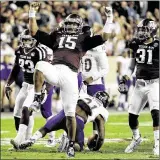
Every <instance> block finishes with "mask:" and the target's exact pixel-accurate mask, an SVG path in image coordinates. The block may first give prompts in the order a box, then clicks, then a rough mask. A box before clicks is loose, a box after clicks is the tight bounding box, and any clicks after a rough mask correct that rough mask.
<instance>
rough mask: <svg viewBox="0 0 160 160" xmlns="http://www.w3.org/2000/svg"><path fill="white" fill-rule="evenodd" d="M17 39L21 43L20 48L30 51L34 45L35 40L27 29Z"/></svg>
mask: <svg viewBox="0 0 160 160" xmlns="http://www.w3.org/2000/svg"><path fill="white" fill-rule="evenodd" d="M19 39H20V42H21V47H22V48H25V49H31V48H33V47H34V46H35V45H36V42H37V40H36V39H34V38H33V37H32V36H31V35H30V33H29V30H28V29H25V30H24V31H23V32H22V33H21V34H20V35H19Z"/></svg>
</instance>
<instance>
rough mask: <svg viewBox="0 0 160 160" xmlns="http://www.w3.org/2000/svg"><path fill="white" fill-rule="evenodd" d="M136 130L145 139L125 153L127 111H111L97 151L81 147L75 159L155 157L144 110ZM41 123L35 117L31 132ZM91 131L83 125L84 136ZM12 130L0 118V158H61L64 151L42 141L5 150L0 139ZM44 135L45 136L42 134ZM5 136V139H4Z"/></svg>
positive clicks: (7, 121)
mask: <svg viewBox="0 0 160 160" xmlns="http://www.w3.org/2000/svg"><path fill="white" fill-rule="evenodd" d="M139 122H140V124H139V125H140V131H141V134H142V138H144V139H146V140H145V141H144V142H142V144H141V145H140V146H139V147H138V149H137V150H136V151H135V152H133V153H130V154H125V153H124V149H125V148H126V146H127V145H128V144H129V143H130V141H131V136H132V134H131V131H130V129H129V126H128V116H127V113H119V112H117V113H116V114H115V113H111V114H110V116H109V119H108V122H107V123H106V128H105V131H106V137H105V138H107V141H109V140H112V141H110V142H105V143H104V145H103V147H102V148H101V149H100V151H99V152H91V151H88V150H86V149H85V150H84V151H83V152H80V153H78V152H77V153H76V157H75V159H158V157H156V156H154V155H153V152H152V149H153V144H154V142H153V131H152V120H151V116H150V114H149V112H148V113H146V112H145V113H142V114H141V116H140V118H139ZM44 124H45V120H44V119H43V118H41V117H36V118H35V126H34V132H35V131H36V130H37V129H39V128H40V127H41V126H43V125H44ZM62 132H63V131H62V130H61V131H58V132H56V137H59V136H60V135H61V134H62ZM91 134H92V125H91V124H87V125H86V127H85V137H89V136H90V135H91ZM15 136H16V132H15V129H14V122H13V118H10V119H7V118H5V119H1V144H2V145H1V159H59V158H60V159H65V158H66V154H65V153H57V147H54V148H47V147H45V146H44V144H35V145H34V146H33V147H31V148H29V149H28V150H25V151H8V148H10V147H11V145H9V144H8V143H6V144H4V143H2V141H3V140H4V139H6V138H7V140H8V141H9V138H14V137H15ZM46 138H47V136H46ZM129 138H130V139H129ZM116 139H117V140H118V139H120V141H117V142H113V140H115V141H116ZM7 140H6V141H7Z"/></svg>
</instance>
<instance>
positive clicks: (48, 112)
mask: <svg viewBox="0 0 160 160" xmlns="http://www.w3.org/2000/svg"><path fill="white" fill-rule="evenodd" d="M53 89H54V87H51V88H50V90H49V94H48V96H47V99H46V101H45V103H44V104H43V105H41V114H42V116H43V117H44V118H45V119H47V118H49V117H50V116H52V94H53Z"/></svg>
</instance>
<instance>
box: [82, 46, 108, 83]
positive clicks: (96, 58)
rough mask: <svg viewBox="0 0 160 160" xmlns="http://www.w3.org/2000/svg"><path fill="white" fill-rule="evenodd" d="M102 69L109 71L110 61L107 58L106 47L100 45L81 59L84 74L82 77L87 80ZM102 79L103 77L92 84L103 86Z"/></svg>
mask: <svg viewBox="0 0 160 160" xmlns="http://www.w3.org/2000/svg"><path fill="white" fill-rule="evenodd" d="M102 69H108V59H107V57H106V53H105V46H104V45H100V46H98V47H95V48H93V49H91V50H89V51H87V52H86V54H85V55H84V56H83V57H82V59H81V67H80V71H81V72H82V77H83V79H84V80H85V79H86V78H89V77H92V76H94V75H95V74H98V73H99V72H100V71H101V70H102ZM106 72H107V71H106ZM106 74H107V73H106ZM101 78H102V77H100V78H98V79H97V80H95V81H94V82H92V84H101V83H102V79H101Z"/></svg>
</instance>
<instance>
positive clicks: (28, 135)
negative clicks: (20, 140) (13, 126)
mask: <svg viewBox="0 0 160 160" xmlns="http://www.w3.org/2000/svg"><path fill="white" fill-rule="evenodd" d="M33 127H34V117H33V115H32V116H30V117H29V124H28V128H27V131H26V138H25V139H26V140H27V139H30V138H31V136H32V131H33Z"/></svg>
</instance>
